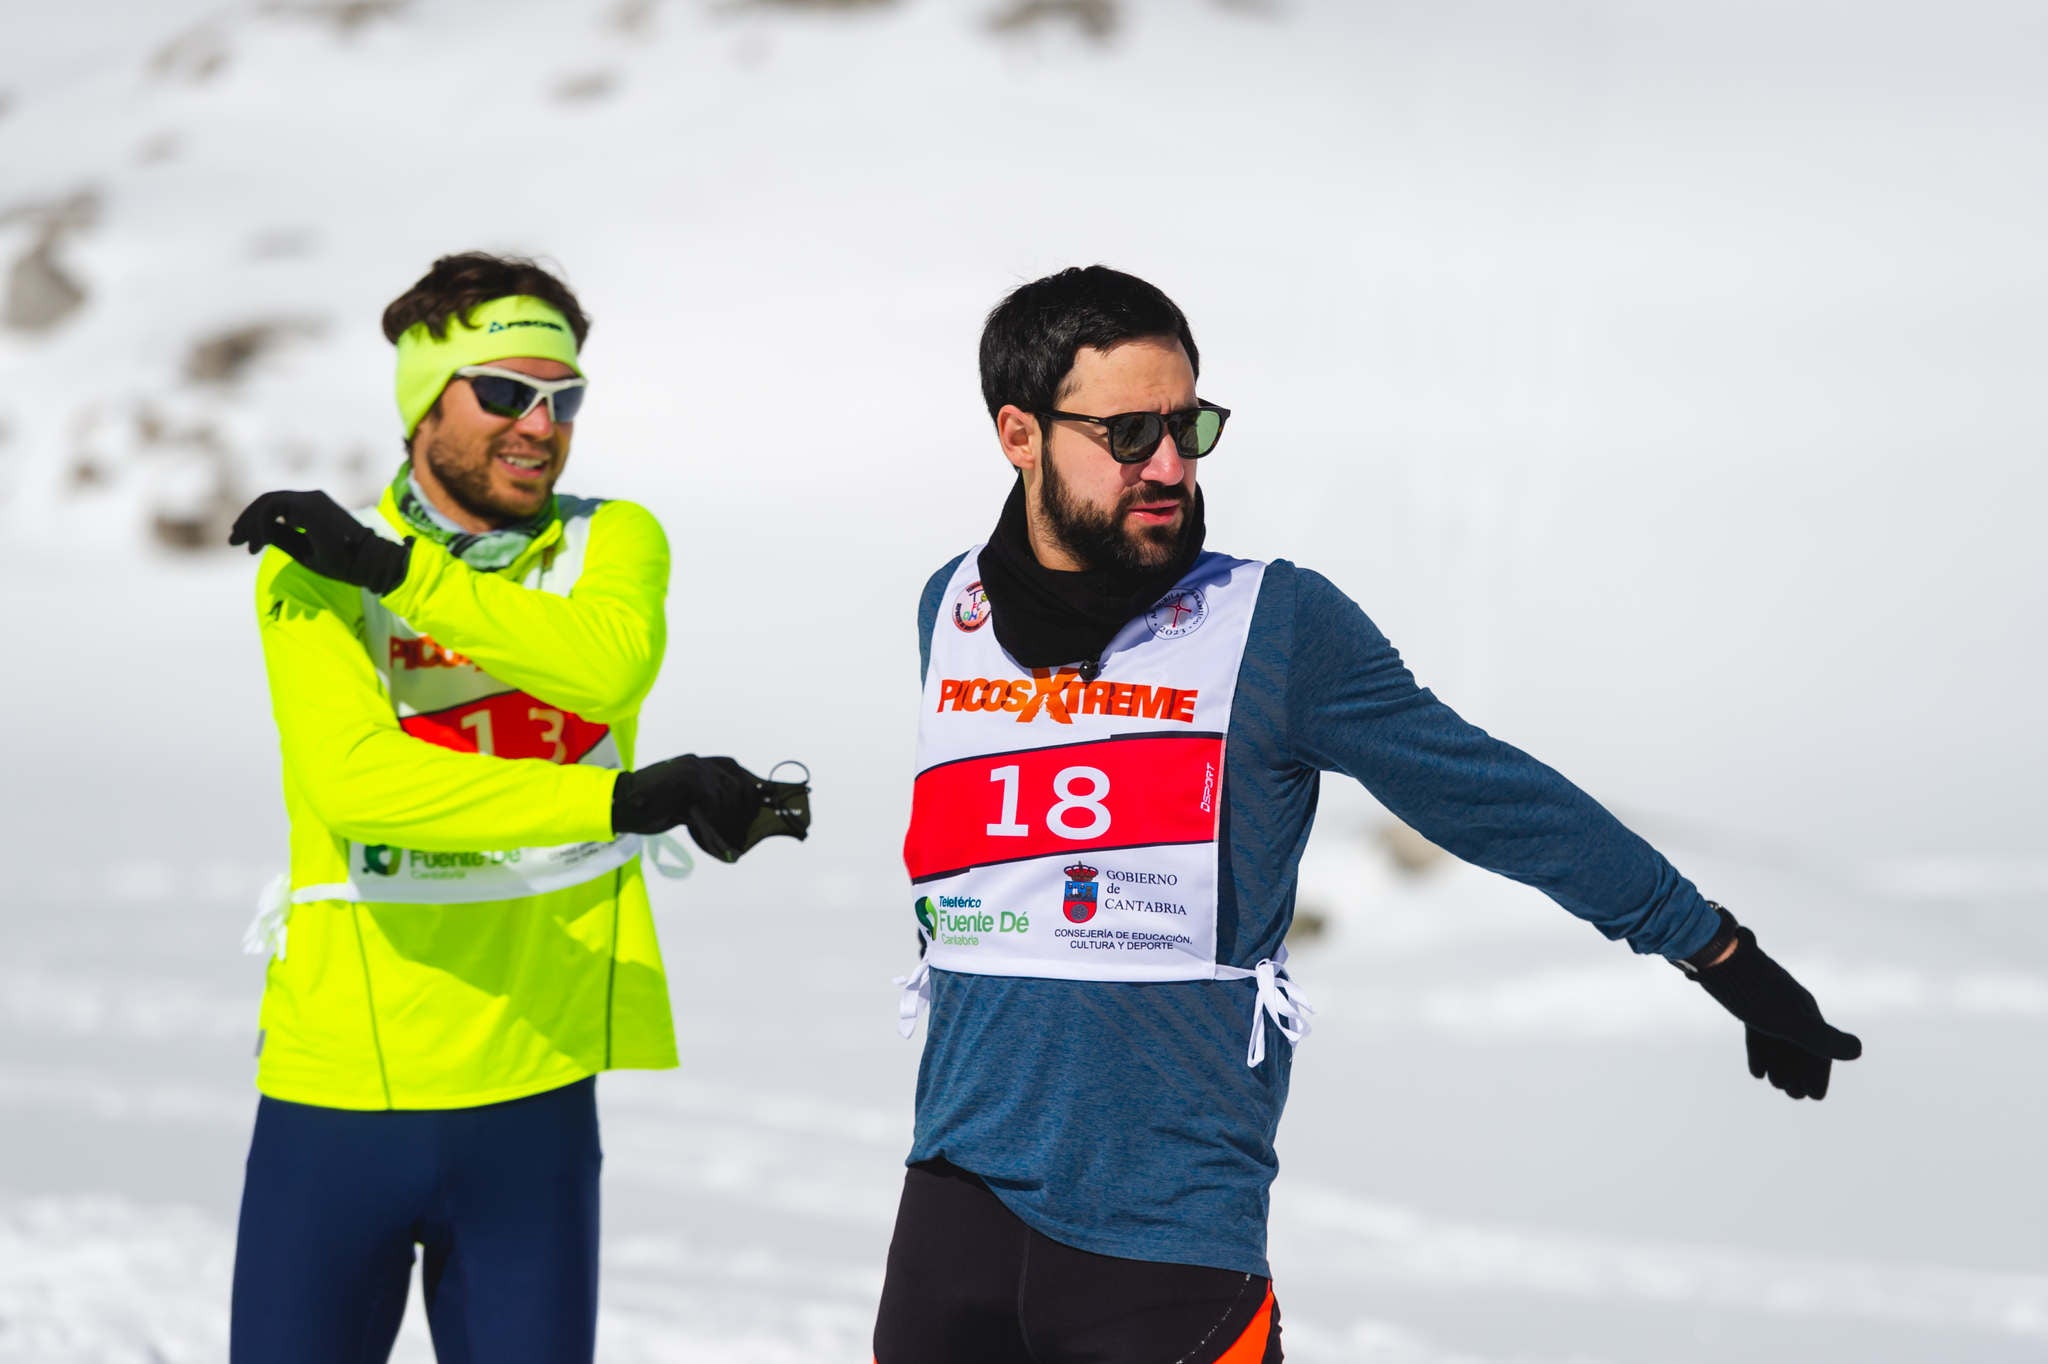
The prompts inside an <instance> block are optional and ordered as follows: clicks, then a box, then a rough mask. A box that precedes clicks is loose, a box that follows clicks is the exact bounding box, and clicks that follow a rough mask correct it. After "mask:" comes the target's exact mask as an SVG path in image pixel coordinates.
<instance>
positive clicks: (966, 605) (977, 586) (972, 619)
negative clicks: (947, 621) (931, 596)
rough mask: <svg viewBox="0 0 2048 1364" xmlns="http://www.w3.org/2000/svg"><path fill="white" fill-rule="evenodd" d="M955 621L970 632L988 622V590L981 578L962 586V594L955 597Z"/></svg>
mask: <svg viewBox="0 0 2048 1364" xmlns="http://www.w3.org/2000/svg"><path fill="white" fill-rule="evenodd" d="M953 623H954V624H955V625H957V626H959V627H960V628H961V629H962V630H966V631H970V632H972V631H975V630H979V629H980V628H981V627H982V626H984V625H986V624H988V592H987V590H986V589H985V588H983V587H982V585H981V581H980V579H976V580H975V581H973V582H971V583H969V584H967V586H965V587H963V588H961V589H960V595H959V596H957V597H955V598H953Z"/></svg>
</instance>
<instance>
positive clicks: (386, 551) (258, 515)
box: [228, 492, 412, 597]
mask: <svg viewBox="0 0 2048 1364" xmlns="http://www.w3.org/2000/svg"><path fill="white" fill-rule="evenodd" d="M228 543H229V544H231V545H247V546H248V547H249V552H250V553H251V554H261V553H262V552H263V547H264V546H265V545H276V546H277V547H278V548H279V549H281V550H283V551H284V552H285V553H287V554H289V555H291V556H292V558H294V559H296V560H298V561H299V562H300V563H302V564H304V565H305V566H306V567H307V568H309V569H311V570H312V571H313V572H315V573H318V574H319V575H320V576H321V577H323V578H332V579H334V580H335V581H336V582H342V583H348V584H350V585H351V586H354V587H366V588H368V589H369V590H370V591H372V592H375V593H376V594H377V595H378V596H380V597H381V596H383V595H384V594H385V593H386V592H389V591H390V590H391V589H392V588H394V587H396V586H398V585H399V584H400V583H402V582H404V581H405V570H406V568H407V566H409V565H410V564H411V563H412V541H411V540H410V539H408V540H407V541H406V542H405V543H404V544H399V543H397V542H396V541H393V540H386V539H385V538H384V537H383V536H381V535H379V534H377V532H375V531H373V530H371V529H370V528H369V527H368V526H366V525H364V524H363V523H362V522H360V521H358V520H356V519H355V517H353V516H350V515H349V514H348V512H347V511H345V510H343V508H342V506H341V504H340V503H339V502H336V501H335V500H334V499H333V498H331V497H329V496H328V495H327V494H326V493H322V492H303V493H287V492H277V493H265V494H263V495H262V496H261V497H259V498H257V499H256V500H255V501H254V502H251V503H250V504H249V505H248V506H246V507H244V508H243V509H242V514H241V515H240V516H238V517H236V518H235V528H234V530H233V531H231V532H229V534H228Z"/></svg>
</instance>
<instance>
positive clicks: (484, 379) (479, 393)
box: [469, 374, 560, 417]
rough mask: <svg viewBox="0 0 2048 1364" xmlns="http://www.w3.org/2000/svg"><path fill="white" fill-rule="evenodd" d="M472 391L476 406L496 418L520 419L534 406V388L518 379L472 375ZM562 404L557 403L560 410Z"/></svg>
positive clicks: (491, 375)
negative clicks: (474, 395)
mask: <svg viewBox="0 0 2048 1364" xmlns="http://www.w3.org/2000/svg"><path fill="white" fill-rule="evenodd" d="M469 387H470V391H471V392H472V393H474V394H476V405H477V406H478V407H481V408H482V409H483V410H484V411H486V412H488V413H490V414H491V415H492V416H494V417H520V416H524V415H525V414H526V409H527V408H528V407H530V406H532V405H533V399H534V392H535V390H534V388H533V386H532V385H530V384H522V383H520V382H519V381H518V380H517V379H507V378H504V377H502V376H500V375H496V374H476V375H471V376H470V380H469ZM559 407H560V404H559V403H557V409H558V410H559Z"/></svg>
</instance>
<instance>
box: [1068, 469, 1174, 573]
mask: <svg viewBox="0 0 2048 1364" xmlns="http://www.w3.org/2000/svg"><path fill="white" fill-rule="evenodd" d="M1039 467H1040V468H1041V469H1042V470H1043V471H1044V473H1045V480H1044V488H1043V496H1042V497H1040V498H1039V510H1040V511H1041V512H1042V513H1043V514H1044V516H1045V528H1046V531H1047V533H1048V534H1050V535H1051V536H1052V538H1053V540H1054V541H1055V542H1057V543H1058V544H1059V546H1060V547H1061V548H1062V549H1064V550H1066V551H1067V553H1069V554H1071V555H1073V556H1074V558H1075V559H1077V560H1078V561H1079V562H1080V564H1081V566H1082V567H1083V568H1092V569H1107V570H1109V571H1110V572H1112V573H1117V574H1131V575H1136V574H1141V573H1149V572H1151V571H1152V570H1153V569H1156V568H1158V567H1160V566H1161V565H1163V564H1169V563H1172V562H1173V561H1174V560H1175V559H1176V558H1178V557H1179V555H1180V553H1181V551H1182V550H1183V549H1184V548H1186V546H1187V542H1188V537H1189V536H1190V535H1192V534H1193V533H1194V529H1195V524H1194V517H1193V516H1191V515H1190V514H1189V511H1190V504H1191V503H1192V502H1193V501H1194V495H1193V494H1192V493H1190V492H1189V491H1188V486H1187V484H1185V483H1176V484H1171V485H1169V484H1165V483H1152V482H1145V483H1140V484H1138V485H1137V486H1136V487H1134V488H1127V489H1125V491H1124V493H1123V495H1122V496H1121V497H1119V498H1118V499H1117V502H1116V507H1115V509H1114V510H1111V511H1107V512H1104V511H1098V510H1097V509H1096V508H1094V507H1090V506H1087V505H1085V504H1083V503H1081V502H1079V501H1077V500H1075V499H1074V497H1073V495H1072V493H1071V491H1070V490H1069V489H1068V487H1067V485H1066V484H1065V483H1062V482H1061V481H1060V474H1059V466H1058V465H1057V464H1055V463H1053V460H1052V452H1051V451H1050V450H1048V451H1046V452H1045V455H1044V458H1042V459H1041V460H1040V461H1039ZM1140 502H1175V503H1178V504H1179V505H1180V520H1179V521H1178V522H1176V523H1175V524H1174V525H1171V526H1139V527H1135V528H1130V527H1126V526H1125V524H1124V517H1125V515H1126V514H1127V513H1128V512H1129V511H1130V509H1131V508H1132V507H1134V506H1136V505H1137V504H1138V503H1140Z"/></svg>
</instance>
